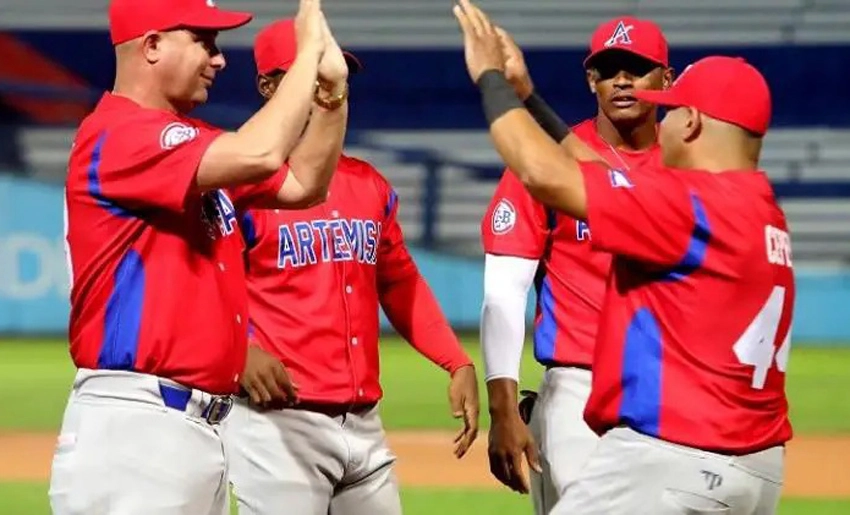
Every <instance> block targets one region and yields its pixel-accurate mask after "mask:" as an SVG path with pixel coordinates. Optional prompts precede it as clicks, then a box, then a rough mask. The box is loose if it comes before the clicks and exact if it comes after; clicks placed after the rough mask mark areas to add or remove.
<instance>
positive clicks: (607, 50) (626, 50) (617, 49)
mask: <svg viewBox="0 0 850 515" xmlns="http://www.w3.org/2000/svg"><path fill="white" fill-rule="evenodd" d="M612 52H623V53H624V54H631V55H636V56H638V57H640V58H641V59H646V60H647V61H649V62H651V63H654V64H657V65H658V66H664V67H667V63H663V62H661V61H659V60H658V59H655V58H654V57H651V56H648V55H644V54H643V53H642V52H635V51H634V50H632V49H629V48H624V47H617V46H615V47H611V48H603V49H602V50H597V51H596V52H592V53H591V54H590V55H588V56H587V57H586V58H585V59H584V63H583V64H584V68H585V69H588V68H590V65H591V63H592V62H593V60H594V59H596V58H597V57H599V56H600V55H602V54H607V53H612Z"/></svg>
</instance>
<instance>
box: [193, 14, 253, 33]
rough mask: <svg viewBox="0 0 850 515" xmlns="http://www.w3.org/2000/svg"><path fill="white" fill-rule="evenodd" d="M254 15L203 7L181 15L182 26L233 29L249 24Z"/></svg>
mask: <svg viewBox="0 0 850 515" xmlns="http://www.w3.org/2000/svg"><path fill="white" fill-rule="evenodd" d="M253 18H254V15H253V14H251V13H246V12H240V11H225V10H222V9H203V10H200V11H197V12H194V13H188V14H187V15H185V16H182V17H181V20H180V24H179V26H180V27H185V28H188V29H205V30H232V29H237V28H239V27H241V26H243V25H247V24H248V23H249V22H250V21H251V20H252V19H253Z"/></svg>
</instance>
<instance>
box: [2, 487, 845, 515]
mask: <svg viewBox="0 0 850 515" xmlns="http://www.w3.org/2000/svg"><path fill="white" fill-rule="evenodd" d="M402 505H403V508H404V514H405V515H433V514H435V513H439V514H440V515H470V514H487V515H496V514H510V515H531V514H532V509H531V500H530V499H529V498H528V497H526V496H521V495H519V494H515V493H512V492H508V491H505V490H499V491H486V490H484V491H482V490H440V489H418V488H408V489H405V490H403V491H402ZM0 513H3V514H4V515H50V505H49V502H48V499H47V485H46V484H43V483H0ZM232 513H234V514H235V513H236V512H235V511H232ZM847 513H850V500H847V501H834V500H801V499H785V500H783V501H782V506H781V508H780V510H779V515H846V514H847Z"/></svg>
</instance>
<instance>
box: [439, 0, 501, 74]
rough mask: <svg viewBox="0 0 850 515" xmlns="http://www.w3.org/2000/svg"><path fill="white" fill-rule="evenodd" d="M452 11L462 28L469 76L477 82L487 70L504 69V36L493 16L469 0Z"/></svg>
mask: <svg viewBox="0 0 850 515" xmlns="http://www.w3.org/2000/svg"><path fill="white" fill-rule="evenodd" d="M452 12H453V13H454V15H455V18H457V21H458V24H459V25H460V28H461V31H462V32H463V47H464V57H465V59H466V69H467V71H468V72H469V78H470V79H472V82H474V83H477V82H478V79H479V78H480V77H481V75H482V74H483V73H484V72H486V71H487V70H500V71H503V70H504V69H505V56H504V53H503V48H502V45H503V44H502V40H501V39H500V37H499V33H498V31H497V29H496V26H495V25H493V22H491V21H490V18H488V17H487V15H486V14H484V11H482V10H481V9H479V8H478V7H477V6H475V5H474V4H473V3H472V2H470V1H469V0H459V1H458V3H457V5H455V6H454V8H453V9H452Z"/></svg>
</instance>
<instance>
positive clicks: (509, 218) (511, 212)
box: [492, 199, 516, 234]
mask: <svg viewBox="0 0 850 515" xmlns="http://www.w3.org/2000/svg"><path fill="white" fill-rule="evenodd" d="M514 225H516V209H514V206H513V204H511V203H510V202H508V201H507V200H506V199H502V200H500V201H499V203H498V204H496V209H494V210H493V220H492V227H493V234H505V233H506V232H508V231H510V230H511V229H513V228H514Z"/></svg>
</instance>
